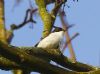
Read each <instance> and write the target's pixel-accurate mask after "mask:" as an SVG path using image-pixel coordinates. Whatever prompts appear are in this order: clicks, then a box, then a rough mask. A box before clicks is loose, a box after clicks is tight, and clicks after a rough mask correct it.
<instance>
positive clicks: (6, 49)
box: [0, 41, 75, 74]
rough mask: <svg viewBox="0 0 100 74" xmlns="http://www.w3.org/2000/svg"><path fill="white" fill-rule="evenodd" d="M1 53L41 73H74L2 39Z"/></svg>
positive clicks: (0, 44) (22, 65)
mask: <svg viewBox="0 0 100 74" xmlns="http://www.w3.org/2000/svg"><path fill="white" fill-rule="evenodd" d="M12 50H14V51H12ZM0 54H1V55H2V56H4V57H6V58H7V59H10V60H12V61H14V62H16V63H18V64H19V65H20V66H21V67H24V68H25V67H27V68H28V70H32V71H38V72H40V73H46V74H62V73H63V74H66V73H69V72H70V73H72V74H73V73H74V72H72V71H68V70H65V69H63V68H60V67H57V66H54V65H51V64H49V63H47V62H45V61H44V60H42V59H39V58H37V57H35V56H31V55H28V54H27V53H25V52H23V51H19V50H17V49H15V48H14V47H12V46H9V45H7V44H4V43H2V42H1V41H0ZM16 59H17V60H16ZM47 67H48V68H47ZM74 74H75V73H74Z"/></svg>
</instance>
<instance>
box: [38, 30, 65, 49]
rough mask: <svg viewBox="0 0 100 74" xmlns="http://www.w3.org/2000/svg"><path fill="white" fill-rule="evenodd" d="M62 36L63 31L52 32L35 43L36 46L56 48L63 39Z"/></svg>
mask: <svg viewBox="0 0 100 74" xmlns="http://www.w3.org/2000/svg"><path fill="white" fill-rule="evenodd" d="M63 36H64V31H59V32H53V33H51V34H49V35H48V36H47V37H45V38H44V39H42V40H41V41H40V42H39V44H38V45H37V47H41V48H48V49H57V47H60V43H61V41H62V39H63Z"/></svg>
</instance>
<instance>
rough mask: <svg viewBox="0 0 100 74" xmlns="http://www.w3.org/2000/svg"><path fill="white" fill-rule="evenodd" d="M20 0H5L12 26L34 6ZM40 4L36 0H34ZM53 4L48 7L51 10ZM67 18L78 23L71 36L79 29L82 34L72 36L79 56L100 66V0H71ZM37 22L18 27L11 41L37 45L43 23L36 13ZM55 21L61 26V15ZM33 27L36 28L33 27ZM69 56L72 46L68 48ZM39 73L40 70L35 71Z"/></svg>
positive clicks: (22, 44) (21, 19)
mask: <svg viewBox="0 0 100 74" xmlns="http://www.w3.org/2000/svg"><path fill="white" fill-rule="evenodd" d="M15 2H16V0H5V24H6V28H7V29H8V30H9V29H10V25H11V24H17V25H18V24H20V23H22V22H23V20H24V17H25V12H26V10H27V9H28V8H30V5H29V1H28V0H22V1H21V2H20V3H19V4H18V5H16V4H15ZM31 3H32V4H33V7H36V5H35V2H33V0H32V2H31ZM52 7H53V5H52V4H51V5H49V6H48V7H47V9H48V10H50V9H51V8H52ZM64 10H65V12H66V15H67V17H66V19H67V21H68V23H69V24H75V26H74V27H73V28H71V29H70V30H69V34H70V36H73V34H75V33H76V32H78V33H79V34H80V35H79V36H78V37H77V38H75V39H74V40H72V45H73V48H74V51H75V53H76V57H77V60H78V61H79V62H83V63H86V64H89V65H93V66H97V67H99V66H100V0H79V1H78V2H77V1H76V2H73V0H68V2H67V3H66V6H65V9H64ZM33 18H34V20H36V21H37V24H32V23H29V24H27V25H26V26H24V27H23V28H21V29H19V30H16V31H14V35H15V36H14V38H13V40H12V42H11V45H14V46H28V47H29V46H34V45H35V44H36V43H37V42H38V41H39V40H40V38H41V35H42V34H41V33H42V28H43V26H42V25H43V23H42V21H41V18H40V17H39V15H38V14H37V13H36V14H35V15H34V16H33ZM55 25H58V26H61V22H60V19H59V18H58V17H57V19H56V22H55ZM32 27H33V28H32ZM64 54H65V55H66V56H69V50H68V49H67V48H66V51H65V52H64ZM0 73H1V74H11V72H10V71H9V72H8V71H3V70H0ZM32 74H36V73H34V72H33V73H32Z"/></svg>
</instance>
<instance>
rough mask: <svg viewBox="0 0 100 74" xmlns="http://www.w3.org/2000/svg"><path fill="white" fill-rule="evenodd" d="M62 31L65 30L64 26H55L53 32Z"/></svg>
mask: <svg viewBox="0 0 100 74" xmlns="http://www.w3.org/2000/svg"><path fill="white" fill-rule="evenodd" d="M60 31H63V32H65V30H64V29H63V28H61V27H56V26H54V30H53V31H52V32H60Z"/></svg>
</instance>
